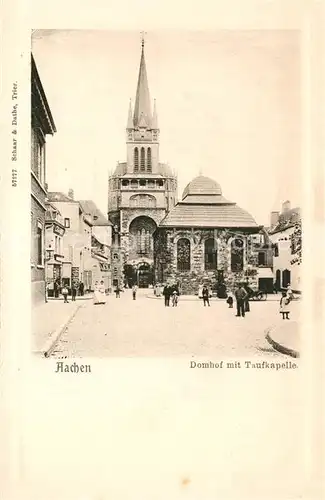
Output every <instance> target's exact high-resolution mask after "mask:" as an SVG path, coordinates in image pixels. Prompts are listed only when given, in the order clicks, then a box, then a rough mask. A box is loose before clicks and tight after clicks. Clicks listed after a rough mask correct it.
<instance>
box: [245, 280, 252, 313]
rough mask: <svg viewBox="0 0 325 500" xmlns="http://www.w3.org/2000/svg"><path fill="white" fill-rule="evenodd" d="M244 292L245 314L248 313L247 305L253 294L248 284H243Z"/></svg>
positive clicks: (248, 307)
mask: <svg viewBox="0 0 325 500" xmlns="http://www.w3.org/2000/svg"><path fill="white" fill-rule="evenodd" d="M244 290H245V292H246V294H247V296H246V299H245V312H250V310H251V309H250V305H249V299H250V298H251V297H252V296H253V295H254V292H253V290H252V288H250V286H249V285H248V283H245V285H244Z"/></svg>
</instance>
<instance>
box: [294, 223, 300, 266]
mask: <svg viewBox="0 0 325 500" xmlns="http://www.w3.org/2000/svg"><path fill="white" fill-rule="evenodd" d="M301 246H302V227H301V220H299V221H298V222H297V223H296V224H295V228H294V231H293V233H292V235H291V254H292V255H293V256H294V257H293V259H292V260H291V264H298V265H300V264H301V259H302V256H301Z"/></svg>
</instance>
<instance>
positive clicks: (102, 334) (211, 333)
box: [52, 290, 295, 358]
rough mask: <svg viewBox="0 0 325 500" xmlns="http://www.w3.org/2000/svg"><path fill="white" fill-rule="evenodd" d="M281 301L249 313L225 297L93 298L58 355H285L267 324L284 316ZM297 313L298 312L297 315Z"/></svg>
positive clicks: (58, 348)
mask: <svg viewBox="0 0 325 500" xmlns="http://www.w3.org/2000/svg"><path fill="white" fill-rule="evenodd" d="M278 310H279V305H278V304H277V303H276V302H258V303H252V304H251V312H250V313H247V314H246V317H245V318H237V317H236V316H235V309H229V308H228V306H227V304H226V303H225V301H220V302H214V303H211V307H204V306H203V304H202V302H201V301H199V299H198V301H197V302H191V301H184V302H182V300H181V299H180V302H179V305H178V307H177V308H172V307H169V308H167V307H164V303H163V301H162V300H161V301H160V300H151V299H148V298H147V297H146V295H145V293H144V291H143V290H140V293H139V294H138V297H137V300H135V301H134V300H132V294H131V291H130V290H126V291H125V292H124V293H123V294H121V298H120V299H116V298H115V297H114V296H109V297H108V299H107V303H106V304H105V305H96V306H95V305H93V304H92V302H91V301H87V303H85V304H84V305H83V306H82V307H81V308H80V309H79V311H78V313H77V315H76V316H75V318H74V319H73V321H72V322H71V323H70V325H69V327H68V329H67V330H66V332H65V333H64V335H63V336H62V337H61V339H60V341H59V342H58V344H57V345H56V348H55V349H54V351H53V354H52V356H53V357H56V358H65V357H77V358H78V357H86V356H87V357H108V356H112V357H113V356H114V357H133V356H161V357H166V356H167V357H169V356H187V357H188V356H195V357H198V356H202V357H203V356H204V357H209V358H213V356H218V357H220V356H236V357H238V356H266V357H270V356H271V357H284V356H283V355H281V354H279V353H277V352H276V351H275V350H274V349H273V348H272V347H271V346H270V345H269V344H268V342H267V341H266V340H265V332H264V331H265V329H266V328H267V327H269V326H270V325H272V324H276V323H277V322H279V321H280V318H279V316H280V315H279V312H278ZM294 317H295V315H294V313H293V314H292V318H293V319H294Z"/></svg>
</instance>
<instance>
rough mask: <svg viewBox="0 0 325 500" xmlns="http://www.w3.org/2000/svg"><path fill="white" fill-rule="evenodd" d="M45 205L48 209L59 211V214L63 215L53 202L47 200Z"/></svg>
mask: <svg viewBox="0 0 325 500" xmlns="http://www.w3.org/2000/svg"><path fill="white" fill-rule="evenodd" d="M45 207H46V210H54V211H55V212H57V213H58V214H60V215H61V212H60V210H59V209H58V208H57V207H56V206H55V205H53V204H52V203H50V202H49V201H47V202H46V203H45Z"/></svg>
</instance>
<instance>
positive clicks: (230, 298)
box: [227, 295, 234, 308]
mask: <svg viewBox="0 0 325 500" xmlns="http://www.w3.org/2000/svg"><path fill="white" fill-rule="evenodd" d="M227 304H229V307H230V308H231V307H234V298H233V296H232V295H229V296H228V298H227Z"/></svg>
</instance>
